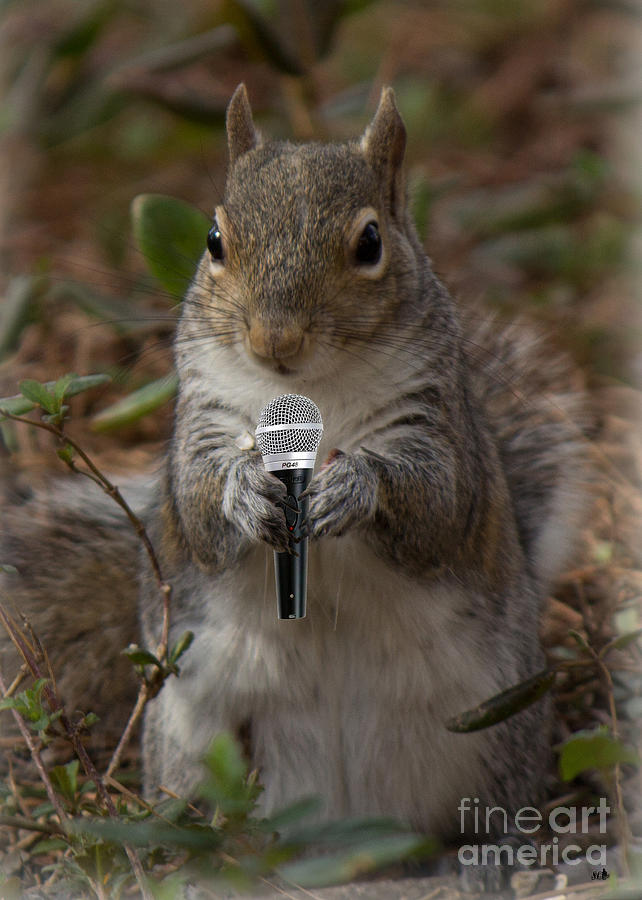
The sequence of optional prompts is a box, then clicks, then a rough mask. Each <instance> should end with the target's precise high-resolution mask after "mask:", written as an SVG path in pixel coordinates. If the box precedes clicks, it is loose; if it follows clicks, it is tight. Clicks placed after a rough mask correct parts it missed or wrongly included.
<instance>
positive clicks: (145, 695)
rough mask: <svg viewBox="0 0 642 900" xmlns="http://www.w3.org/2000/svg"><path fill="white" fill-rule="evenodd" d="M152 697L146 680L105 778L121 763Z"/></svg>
mask: <svg viewBox="0 0 642 900" xmlns="http://www.w3.org/2000/svg"><path fill="white" fill-rule="evenodd" d="M149 699H150V696H149V687H148V684H147V682H146V681H144V682H143V683H142V684H141V686H140V688H139V691H138V696H137V697H136V703H135V705H134V708H133V709H132V711H131V713H130V716H129V719H128V720H127V725H126V726H125V730H124V731H123V733H122V734H121V736H120V740H119V741H118V746H117V747H116V749H115V750H114V752H113V754H112V757H111V759H110V760H109V765H108V766H107V769H106V771H105V778H111V777H112V775H113V774H114V772H115V771H116V769H117V768H118V766H119V765H120V760H121V757H122V755H123V751H124V750H125V747H126V746H127V744H128V743H129V739H130V738H131V735H132V732H133V730H134V728H135V727H136V725H137V724H138V721H139V719H140V717H141V716H142V714H143V711H144V709H145V706H146V704H147V701H148V700H149Z"/></svg>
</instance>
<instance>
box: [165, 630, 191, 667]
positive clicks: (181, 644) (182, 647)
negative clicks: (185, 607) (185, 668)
mask: <svg viewBox="0 0 642 900" xmlns="http://www.w3.org/2000/svg"><path fill="white" fill-rule="evenodd" d="M193 640H194V632H193V631H186V632H185V633H184V634H182V635H181V636H180V637H179V639H178V640H177V641H176V643H175V644H174V646H173V647H172V649H171V650H170V653H169V662H170V664H171V665H175V663H177V662H178V660H179V659H180V658H181V656H182V655H183V653H185V652H186V651H187V650H189V648H190V647H191V645H192V641H193Z"/></svg>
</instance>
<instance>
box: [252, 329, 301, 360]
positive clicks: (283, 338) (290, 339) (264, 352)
mask: <svg viewBox="0 0 642 900" xmlns="http://www.w3.org/2000/svg"><path fill="white" fill-rule="evenodd" d="M249 339H250V347H251V348H252V350H253V351H254V353H256V355H257V356H262V357H263V358H265V359H286V358H287V357H288V356H294V355H295V354H296V353H298V351H299V350H300V349H301V344H302V343H303V332H302V331H301V329H300V328H297V327H285V326H284V327H282V328H279V329H272V328H268V327H266V326H265V325H263V324H262V323H260V322H253V323H252V325H251V326H250V333H249Z"/></svg>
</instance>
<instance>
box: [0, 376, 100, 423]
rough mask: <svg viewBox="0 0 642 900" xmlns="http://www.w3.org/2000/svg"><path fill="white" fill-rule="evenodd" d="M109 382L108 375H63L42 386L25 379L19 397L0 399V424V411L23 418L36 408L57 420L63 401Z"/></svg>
mask: <svg viewBox="0 0 642 900" xmlns="http://www.w3.org/2000/svg"><path fill="white" fill-rule="evenodd" d="M68 379H70V380H68ZM110 380H111V379H110V377H109V375H80V376H79V375H71V376H70V375H64V376H63V377H62V378H60V379H58V381H47V382H45V383H44V384H43V383H40V382H39V381H34V380H33V379H26V380H25V381H23V382H21V384H20V395H19V396H14V397H4V398H0V422H1V421H2V420H3V416H2V410H6V412H8V413H11V415H14V416H23V415H25V413H28V412H31V410H32V409H35V408H36V407H37V406H40V407H41V408H42V409H43V410H45V412H48V413H50V414H51V415H53V416H54V417H55V418H56V419H58V418H59V417H62V415H63V406H64V404H63V402H62V401H63V399H65V398H67V397H75V396H76V394H81V393H82V392H83V391H88V390H90V389H91V388H94V387H98V386H99V385H101V384H106V383H107V382H108V381H110Z"/></svg>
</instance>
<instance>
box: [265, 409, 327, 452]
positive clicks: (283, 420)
mask: <svg viewBox="0 0 642 900" xmlns="http://www.w3.org/2000/svg"><path fill="white" fill-rule="evenodd" d="M305 426H308V427H305ZM322 432H323V423H322V421H321V413H320V412H319V407H318V406H317V405H316V403H313V402H312V400H310V399H308V397H302V396H301V394H281V396H280V397H275V398H274V400H271V401H270V402H269V403H268V404H267V406H264V407H263V409H262V410H261V412H260V414H259V421H258V425H257V427H256V445H257V447H258V448H259V450H260V451H261V453H262V454H263V456H267V455H268V454H270V453H316V451H317V449H318V447H319V444H320V443H321V434H322Z"/></svg>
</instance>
